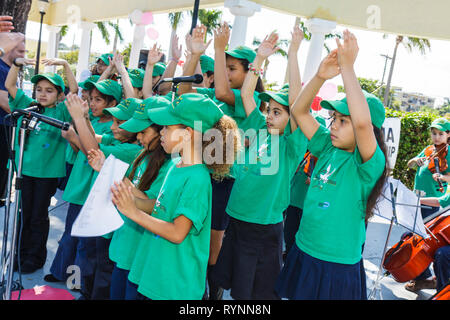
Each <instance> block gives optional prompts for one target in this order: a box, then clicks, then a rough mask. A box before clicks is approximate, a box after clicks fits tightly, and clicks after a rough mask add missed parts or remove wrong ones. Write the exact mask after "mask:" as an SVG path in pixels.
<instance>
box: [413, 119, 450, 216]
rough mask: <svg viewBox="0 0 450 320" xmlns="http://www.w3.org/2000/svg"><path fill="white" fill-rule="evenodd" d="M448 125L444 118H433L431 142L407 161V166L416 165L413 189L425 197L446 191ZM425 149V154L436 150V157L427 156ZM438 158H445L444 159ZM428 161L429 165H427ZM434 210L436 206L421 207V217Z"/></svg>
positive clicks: (440, 194)
mask: <svg viewBox="0 0 450 320" xmlns="http://www.w3.org/2000/svg"><path fill="white" fill-rule="evenodd" d="M449 127H450V123H449V121H448V120H447V119H445V118H438V119H436V120H434V121H433V122H432V123H431V125H430V127H429V129H430V135H431V141H432V143H433V144H432V145H429V146H427V147H425V148H424V149H423V150H422V152H420V153H419V154H418V155H417V156H416V157H414V158H412V159H411V160H409V161H408V167H410V168H413V167H416V166H417V167H418V168H417V172H416V176H415V178H414V189H415V190H421V191H424V192H425V197H440V196H443V195H445V193H446V190H447V181H446V180H448V177H450V171H449V170H448V163H449V162H448V161H449V160H450V155H449V154H448V144H447V140H448V138H449V137H450V131H449V129H450V128H449ZM426 151H427V155H428V151H429V152H430V154H432V153H434V152H436V154H437V157H432V158H431V157H427V156H426V154H425V152H426ZM434 159H438V161H439V167H440V173H438V172H437V171H436V170H435V166H434ZM440 159H445V161H441V160H440ZM430 162H431V166H429V164H430ZM430 167H431V168H432V169H430ZM439 175H440V176H439ZM444 177H445V178H446V179H444ZM434 212H436V208H432V209H429V208H422V209H421V213H422V218H426V217H427V216H429V215H430V214H432V213H434Z"/></svg>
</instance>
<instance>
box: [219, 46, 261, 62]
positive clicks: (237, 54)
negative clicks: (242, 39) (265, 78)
mask: <svg viewBox="0 0 450 320" xmlns="http://www.w3.org/2000/svg"><path fill="white" fill-rule="evenodd" d="M225 53H226V54H228V55H230V56H232V57H233V58H236V59H245V60H247V61H248V62H250V63H252V62H253V60H255V58H256V52H255V50H253V49H251V48H249V47H246V46H238V47H236V48H234V49H232V50H227V51H225Z"/></svg>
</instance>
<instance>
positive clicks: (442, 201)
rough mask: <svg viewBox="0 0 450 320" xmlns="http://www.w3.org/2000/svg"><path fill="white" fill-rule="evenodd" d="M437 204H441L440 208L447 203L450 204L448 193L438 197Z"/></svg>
mask: <svg viewBox="0 0 450 320" xmlns="http://www.w3.org/2000/svg"><path fill="white" fill-rule="evenodd" d="M439 204H440V205H441V207H442V208H445V207H447V206H448V205H450V193H449V194H446V195H445V196H442V197H440V198H439Z"/></svg>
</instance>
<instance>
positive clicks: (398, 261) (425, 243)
mask: <svg viewBox="0 0 450 320" xmlns="http://www.w3.org/2000/svg"><path fill="white" fill-rule="evenodd" d="M448 211H450V206H448V207H446V208H445V209H444V210H441V211H439V212H437V213H435V214H433V215H431V216H430V217H427V218H426V219H424V223H425V227H426V230H427V234H428V236H427V237H425V238H424V237H422V236H420V235H417V234H412V233H408V234H406V235H405V236H403V237H402V239H400V241H399V242H397V243H396V244H395V245H394V246H392V248H390V249H389V250H388V251H387V252H386V254H385V256H384V259H383V268H384V269H385V270H386V271H387V274H391V275H392V277H393V278H394V279H395V280H396V281H397V282H407V281H409V280H412V279H415V278H416V277H417V276H419V275H420V274H421V273H422V272H424V271H425V270H426V269H427V268H428V266H429V265H430V264H431V262H433V259H434V254H435V252H436V250H437V249H439V248H440V247H443V246H446V245H449V244H450V215H443V213H445V212H448Z"/></svg>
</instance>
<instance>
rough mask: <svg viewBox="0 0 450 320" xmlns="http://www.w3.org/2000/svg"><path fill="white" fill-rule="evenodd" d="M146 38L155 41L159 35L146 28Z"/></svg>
mask: <svg viewBox="0 0 450 320" xmlns="http://www.w3.org/2000/svg"><path fill="white" fill-rule="evenodd" d="M147 37H149V39H150V40H156V39H158V37H159V33H158V31H156V30H155V29H153V28H148V29H147Z"/></svg>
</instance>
